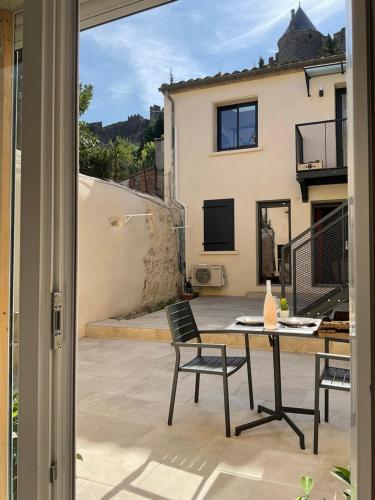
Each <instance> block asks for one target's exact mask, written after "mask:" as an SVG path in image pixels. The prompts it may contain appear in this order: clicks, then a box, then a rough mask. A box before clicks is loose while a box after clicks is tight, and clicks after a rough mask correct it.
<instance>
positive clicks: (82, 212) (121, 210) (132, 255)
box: [78, 175, 181, 336]
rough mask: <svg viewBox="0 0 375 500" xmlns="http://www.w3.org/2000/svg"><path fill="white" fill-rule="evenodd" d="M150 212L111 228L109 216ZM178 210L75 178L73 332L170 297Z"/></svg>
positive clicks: (175, 275) (176, 282)
mask: <svg viewBox="0 0 375 500" xmlns="http://www.w3.org/2000/svg"><path fill="white" fill-rule="evenodd" d="M137 213H153V214H154V215H153V216H148V217H136V218H133V219H132V220H130V221H129V222H128V223H127V224H121V225H120V227H114V226H112V225H111V224H110V222H109V220H110V218H111V217H118V218H121V219H122V221H123V220H124V216H125V214H137ZM178 222H179V220H178V213H177V212H176V211H173V210H170V209H169V208H168V207H167V206H166V205H165V204H164V202H162V201H161V200H160V201H159V200H156V199H155V198H152V197H151V196H148V195H143V194H141V193H136V192H134V191H132V190H130V189H128V188H126V187H124V186H119V185H117V184H113V183H109V182H105V181H101V180H98V179H94V178H92V177H87V176H84V175H80V176H79V226H78V272H79V274H78V332H79V335H80V336H82V335H84V329H85V324H86V323H88V322H91V321H96V320H100V319H107V318H109V317H116V316H120V315H124V314H126V313H129V312H132V311H134V310H138V309H140V308H142V307H143V306H145V305H151V304H156V303H158V302H160V301H161V300H165V299H168V298H172V297H174V296H176V294H177V292H178V288H179V286H180V283H181V278H180V274H179V271H178V231H175V232H174V233H172V232H171V229H170V226H172V225H176V224H177V223H178Z"/></svg>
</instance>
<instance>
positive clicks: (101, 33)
mask: <svg viewBox="0 0 375 500" xmlns="http://www.w3.org/2000/svg"><path fill="white" fill-rule="evenodd" d="M345 4H346V1H345V0H302V2H301V6H302V8H303V9H304V11H305V12H306V14H307V15H308V16H309V17H310V19H311V21H312V22H313V23H314V25H315V27H316V28H317V29H319V30H320V31H321V32H322V33H324V34H327V33H331V34H333V33H335V32H337V31H339V30H340V29H341V28H342V27H343V26H345V24H346V13H345ZM297 7H298V0H262V1H259V0H178V1H177V2H175V3H171V4H167V5H165V6H162V7H159V8H157V9H152V10H149V11H146V12H142V13H139V14H136V15H134V16H130V17H127V18H124V19H120V20H118V21H115V22H112V23H109V24H105V25H103V26H99V27H97V28H92V29H90V30H87V31H83V32H81V37H80V81H81V82H82V83H90V84H92V85H93V86H94V98H93V101H92V103H91V105H90V108H89V110H88V111H87V113H86V114H85V116H84V119H85V120H86V121H89V122H93V121H102V122H103V124H104V125H107V124H110V123H114V122H118V121H123V120H126V119H127V117H128V116H129V115H131V114H137V113H139V114H141V115H143V116H145V117H148V116H149V107H150V106H151V105H152V104H159V105H161V106H162V105H163V96H162V94H161V93H160V92H159V90H158V89H159V87H160V85H161V84H162V83H165V82H169V79H170V72H172V74H173V78H174V81H176V82H178V81H180V80H186V79H190V78H199V77H204V76H208V75H214V74H216V73H218V72H219V71H222V72H223V73H225V72H232V71H236V70H242V69H244V68H252V67H253V66H254V64H256V63H257V62H258V60H259V57H260V56H262V57H263V58H264V59H265V60H266V61H267V60H268V57H269V56H273V55H274V53H275V52H276V51H277V40H278V39H279V38H280V36H281V35H282V34H283V32H284V31H285V29H286V28H287V26H288V24H289V20H290V10H291V9H292V8H297Z"/></svg>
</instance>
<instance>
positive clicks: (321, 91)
mask: <svg viewBox="0 0 375 500" xmlns="http://www.w3.org/2000/svg"><path fill="white" fill-rule="evenodd" d="M323 96H324V87H322V86H320V89H319V97H323Z"/></svg>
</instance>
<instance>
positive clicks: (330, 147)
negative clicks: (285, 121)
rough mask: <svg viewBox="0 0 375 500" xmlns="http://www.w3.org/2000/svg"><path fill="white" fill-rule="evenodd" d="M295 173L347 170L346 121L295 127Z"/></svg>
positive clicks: (302, 124)
mask: <svg viewBox="0 0 375 500" xmlns="http://www.w3.org/2000/svg"><path fill="white" fill-rule="evenodd" d="M296 160H297V162H296V163H297V165H296V168H297V173H301V172H304V171H311V170H322V169H324V170H327V169H338V168H347V120H346V118H345V119H342V120H325V121H319V122H312V123H300V124H298V125H296Z"/></svg>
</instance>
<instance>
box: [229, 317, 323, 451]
mask: <svg viewBox="0 0 375 500" xmlns="http://www.w3.org/2000/svg"><path fill="white" fill-rule="evenodd" d="M306 319H307V320H308V321H310V322H315V326H313V327H301V328H294V327H285V326H282V325H279V326H278V328H277V329H276V330H265V329H264V327H263V326H247V325H238V324H236V323H233V324H231V325H229V326H228V327H227V328H226V329H225V330H226V331H227V332H228V333H243V334H244V335H245V337H246V343H248V342H247V341H248V335H267V336H268V338H269V342H270V345H271V347H272V351H273V373H274V387H275V408H274V409H270V408H267V407H265V406H262V405H258V413H262V412H263V413H266V414H268V415H269V416H268V417H264V418H261V419H259V420H254V421H252V422H249V423H246V424H243V425H239V426H238V427H236V430H235V435H236V436H239V435H240V434H241V432H243V431H245V430H247V429H252V428H253V427H258V426H259V425H263V424H267V423H269V422H272V421H274V420H285V422H286V423H287V424H288V425H289V426H290V427H291V428H292V429H293V430H294V432H295V433H296V434H297V435H298V437H299V440H300V446H301V449H302V450H304V449H305V436H304V434H303V432H302V431H301V430H300V429H299V428H298V427H297V425H296V424H295V423H294V422H293V420H292V419H291V418H290V417H289V416H288V415H287V413H297V414H303V415H314V409H309V408H296V407H290V406H283V403H282V387H281V366H280V337H297V338H311V337H315V336H317V332H318V329H319V326H320V323H321V320H318V319H312V318H306Z"/></svg>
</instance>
